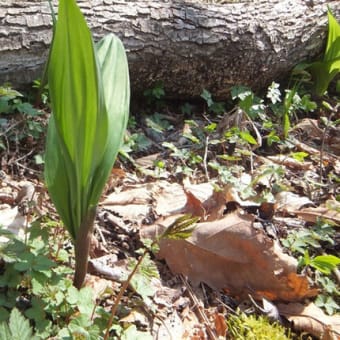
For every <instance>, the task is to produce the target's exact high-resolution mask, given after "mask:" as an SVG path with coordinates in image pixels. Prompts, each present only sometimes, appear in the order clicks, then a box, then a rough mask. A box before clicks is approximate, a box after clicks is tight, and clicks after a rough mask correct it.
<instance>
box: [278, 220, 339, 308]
mask: <svg viewBox="0 0 340 340" xmlns="http://www.w3.org/2000/svg"><path fill="white" fill-rule="evenodd" d="M334 235H335V227H334V226H333V225H332V224H331V223H329V222H327V221H323V220H319V221H318V222H317V223H316V224H315V225H314V226H313V227H312V228H308V229H307V228H303V229H301V230H297V231H293V232H290V233H289V234H288V235H287V237H286V238H285V239H282V240H281V242H282V244H283V245H284V246H285V247H287V248H288V249H290V250H291V251H292V252H293V254H294V253H295V254H296V255H297V256H298V260H299V268H300V269H302V270H303V269H305V268H306V267H309V268H312V269H314V270H315V281H316V282H317V283H318V284H320V286H321V288H322V293H321V294H319V295H318V297H317V299H316V301H315V303H316V305H317V306H319V307H321V308H324V309H325V310H326V312H327V313H328V314H333V313H334V312H335V311H336V310H338V309H339V305H338V299H339V296H340V292H339V290H338V288H337V286H336V284H335V283H334V281H333V279H332V276H331V274H332V271H333V270H335V269H336V267H337V266H338V265H339V264H340V258H339V257H337V256H334V255H327V254H323V255H315V254H317V253H318V252H320V250H321V249H322V248H323V247H325V245H327V244H328V245H330V246H333V245H335V241H334ZM310 253H313V254H312V256H310Z"/></svg>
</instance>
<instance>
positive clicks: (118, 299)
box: [104, 242, 156, 340]
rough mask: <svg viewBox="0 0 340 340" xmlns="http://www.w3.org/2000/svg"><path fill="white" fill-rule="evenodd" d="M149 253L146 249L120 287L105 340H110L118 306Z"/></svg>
mask: <svg viewBox="0 0 340 340" xmlns="http://www.w3.org/2000/svg"><path fill="white" fill-rule="evenodd" d="M155 243H156V242H153V244H152V245H151V248H152V246H153V245H154V244H155ZM148 253H149V249H145V251H144V253H143V255H142V256H140V257H139V259H138V261H137V263H136V265H135V267H134V268H133V270H132V272H131V273H130V275H129V276H128V278H127V280H126V281H124V283H123V284H122V286H121V287H120V290H119V293H118V295H117V297H116V300H115V302H114V304H113V306H112V309H111V315H110V319H109V321H108V323H107V326H106V333H105V336H104V340H108V338H109V335H110V328H111V326H112V323H113V318H114V317H115V315H116V312H117V309H118V305H119V302H120V300H121V299H122V297H123V295H124V293H125V291H126V290H127V288H128V286H129V284H130V281H131V279H132V277H133V276H134V275H135V273H136V271H137V269H138V268H139V266H140V264H141V263H142V261H143V260H144V258H145V256H146V255H147V254H148Z"/></svg>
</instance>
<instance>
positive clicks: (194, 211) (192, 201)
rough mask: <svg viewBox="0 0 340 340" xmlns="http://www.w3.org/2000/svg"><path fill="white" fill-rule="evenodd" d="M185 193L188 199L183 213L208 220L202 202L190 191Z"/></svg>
mask: <svg viewBox="0 0 340 340" xmlns="http://www.w3.org/2000/svg"><path fill="white" fill-rule="evenodd" d="M184 192H185V195H186V198H187V203H186V204H185V206H184V207H183V210H182V211H183V212H184V211H185V212H186V213H188V214H191V215H193V216H197V217H201V218H202V219H203V220H206V216H207V212H206V210H205V209H204V207H203V204H202V202H201V201H200V200H199V199H198V198H197V197H196V196H195V195H194V194H192V193H191V192H190V191H187V190H185V191H184Z"/></svg>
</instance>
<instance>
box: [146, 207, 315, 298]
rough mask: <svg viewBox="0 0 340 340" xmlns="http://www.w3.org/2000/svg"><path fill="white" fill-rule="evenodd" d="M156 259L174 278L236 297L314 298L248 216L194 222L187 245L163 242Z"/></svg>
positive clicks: (154, 229)
mask: <svg viewBox="0 0 340 340" xmlns="http://www.w3.org/2000/svg"><path fill="white" fill-rule="evenodd" d="M177 217H178V216H177ZM175 218H176V216H171V217H169V218H168V219H165V220H164V221H163V222H159V223H158V224H157V225H153V226H150V227H146V228H144V229H143V230H142V232H141V233H142V236H143V237H146V238H155V237H156V236H157V235H158V236H159V235H160V234H161V233H162V232H163V231H164V230H165V228H166V227H167V226H168V225H170V224H171V223H173V221H174V219H175ZM158 255H159V257H160V258H164V259H165V260H166V262H167V264H168V265H169V267H170V269H171V270H172V271H173V272H174V273H181V274H183V275H185V276H187V277H188V278H189V279H190V280H191V281H193V282H194V283H199V282H205V283H206V284H208V285H209V286H211V287H213V288H216V289H225V290H227V291H228V292H229V293H231V294H233V295H237V296H241V297H244V296H246V295H247V294H252V295H253V296H255V297H258V298H262V297H266V298H268V299H270V300H276V299H279V300H284V301H297V300H300V299H302V298H304V297H307V296H315V295H316V294H317V290H316V289H310V287H309V285H308V281H307V278H306V277H304V276H301V275H297V274H296V266H297V262H296V260H295V259H294V258H293V257H290V256H288V255H286V254H284V253H283V251H282V249H281V248H280V246H279V245H278V244H277V242H276V241H274V240H272V239H271V238H269V237H268V236H266V235H265V233H264V232H262V231H261V230H258V229H255V228H254V227H253V217H252V216H250V215H241V214H239V213H233V214H230V215H227V216H225V217H224V218H222V219H220V220H217V221H213V222H204V223H199V224H198V225H197V227H196V229H195V230H194V232H193V234H192V235H191V237H189V238H188V239H186V240H162V241H161V242H160V251H159V254H158Z"/></svg>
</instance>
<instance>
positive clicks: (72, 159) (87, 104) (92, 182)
mask: <svg viewBox="0 0 340 340" xmlns="http://www.w3.org/2000/svg"><path fill="white" fill-rule="evenodd" d="M47 75H48V86H49V93H50V97H51V108H52V112H53V113H52V115H51V118H50V121H49V126H48V133H47V141H46V153H45V181H46V184H47V187H48V190H49V194H50V196H51V199H52V201H53V203H54V205H55V206H56V209H57V211H58V213H59V215H60V217H61V219H62V221H63V222H64V225H65V227H66V228H67V230H68V231H69V233H70V235H71V237H72V239H73V241H74V246H75V260H76V268H75V275H74V285H75V286H76V287H77V288H80V287H81V286H82V284H83V281H84V278H85V275H86V271H87V261H88V252H89V245H90V239H91V235H92V228H93V222H94V218H95V214H96V206H97V203H98V200H99V197H100V195H101V192H102V189H103V187H104V185H105V182H106V180H107V178H108V176H109V174H110V172H111V168H112V166H113V162H114V160H115V157H116V155H117V153H118V150H119V147H120V145H121V142H122V139H123V135H124V131H125V128H126V125H127V121H128V111H129V99H130V89H129V74H128V65H127V58H126V54H125V51H124V47H123V45H122V43H121V41H120V40H119V39H118V38H117V37H116V36H114V35H112V34H111V35H108V36H106V37H104V38H103V39H102V40H100V41H99V42H98V44H96V45H94V43H93V40H92V37H91V32H90V30H89V28H88V26H87V24H86V21H85V19H84V17H83V15H82V13H81V11H80V9H79V7H78V5H77V3H76V2H75V1H74V0H68V1H66V0H60V1H59V12H58V20H57V21H56V23H55V25H54V32H53V41H52V45H51V50H50V55H49V60H48V64H47Z"/></svg>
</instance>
